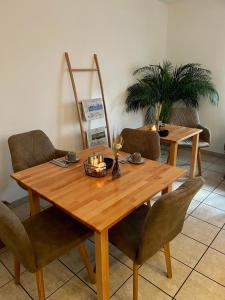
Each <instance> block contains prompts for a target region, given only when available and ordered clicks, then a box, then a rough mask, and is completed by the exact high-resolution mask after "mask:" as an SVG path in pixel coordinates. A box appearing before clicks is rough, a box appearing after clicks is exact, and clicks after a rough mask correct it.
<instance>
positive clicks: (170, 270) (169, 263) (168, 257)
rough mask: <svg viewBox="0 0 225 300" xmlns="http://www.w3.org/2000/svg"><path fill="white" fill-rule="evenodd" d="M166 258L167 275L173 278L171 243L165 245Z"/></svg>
mask: <svg viewBox="0 0 225 300" xmlns="http://www.w3.org/2000/svg"><path fill="white" fill-rule="evenodd" d="M163 248H164V254H165V260H166V270H167V277H168V278H172V266H171V258H170V245H169V243H167V244H165V245H164V246H163Z"/></svg>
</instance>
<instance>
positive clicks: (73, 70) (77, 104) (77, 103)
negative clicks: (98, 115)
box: [65, 52, 111, 149]
mask: <svg viewBox="0 0 225 300" xmlns="http://www.w3.org/2000/svg"><path fill="white" fill-rule="evenodd" d="M65 58H66V62H67V66H68V70H69V74H70V79H71V83H72V88H73V94H74V99H75V103H76V108H77V112H78V117H79V124H80V130H81V137H82V144H83V149H86V148H88V145H87V137H86V133H85V130H84V126H83V121H82V111H81V105H80V104H81V102H80V101H79V98H78V93H77V88H76V84H75V79H74V75H73V73H75V72H97V74H98V80H99V86H100V90H101V95H102V102H103V107H104V114H105V124H106V130H107V139H108V146H109V147H111V140H110V131H109V122H108V117H107V111H106V105H105V95H104V90H103V82H102V76H101V71H100V67H99V63H98V57H97V54H94V62H95V68H91V69H74V68H72V67H71V63H70V58H69V54H68V52H65Z"/></svg>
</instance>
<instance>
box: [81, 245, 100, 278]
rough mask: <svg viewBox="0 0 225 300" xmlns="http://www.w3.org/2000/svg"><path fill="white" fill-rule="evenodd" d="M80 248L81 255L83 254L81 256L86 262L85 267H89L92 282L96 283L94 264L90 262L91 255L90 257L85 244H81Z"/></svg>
mask: <svg viewBox="0 0 225 300" xmlns="http://www.w3.org/2000/svg"><path fill="white" fill-rule="evenodd" d="M78 248H79V252H80V256H81V258H82V260H83V263H84V265H85V267H86V269H87V272H88V276H89V279H90V282H91V283H96V276H95V273H94V271H93V268H92V265H91V263H90V260H89V257H88V254H87V251H86V248H85V245H84V244H81V245H79V247H78Z"/></svg>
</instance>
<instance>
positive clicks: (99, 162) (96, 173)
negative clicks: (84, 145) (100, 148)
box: [84, 152, 107, 177]
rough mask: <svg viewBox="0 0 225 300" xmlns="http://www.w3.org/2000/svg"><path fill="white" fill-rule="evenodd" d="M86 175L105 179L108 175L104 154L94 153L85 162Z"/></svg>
mask: <svg viewBox="0 0 225 300" xmlns="http://www.w3.org/2000/svg"><path fill="white" fill-rule="evenodd" d="M84 170H85V174H86V175H88V176H92V177H104V176H106V175H107V169H106V163H105V162H104V157H103V155H102V154H95V153H94V152H93V153H92V154H91V155H90V156H89V157H88V159H87V160H85V161H84Z"/></svg>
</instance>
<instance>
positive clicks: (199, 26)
mask: <svg viewBox="0 0 225 300" xmlns="http://www.w3.org/2000/svg"><path fill="white" fill-rule="evenodd" d="M167 57H168V59H170V60H171V61H172V62H174V63H177V64H181V63H183V64H185V63H189V62H197V63H201V64H203V66H204V67H206V68H208V69H210V70H211V71H212V72H213V81H214V83H215V85H216V87H217V89H218V91H219V94H220V103H219V105H218V107H213V106H211V105H210V104H209V103H206V102H202V103H201V107H200V118H201V122H202V124H205V125H207V126H208V127H209V128H210V129H211V131H212V146H211V147H210V150H211V151H215V152H221V153H223V147H224V143H225V103H224V101H225V1H224V0H177V1H176V0H175V1H174V2H172V3H171V4H169V23H168V51H167Z"/></svg>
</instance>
